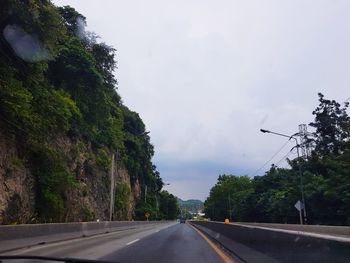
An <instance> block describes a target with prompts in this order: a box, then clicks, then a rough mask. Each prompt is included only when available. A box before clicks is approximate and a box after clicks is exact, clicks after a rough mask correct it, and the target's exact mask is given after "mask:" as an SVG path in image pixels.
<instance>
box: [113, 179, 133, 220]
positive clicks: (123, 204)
mask: <svg viewBox="0 0 350 263" xmlns="http://www.w3.org/2000/svg"><path fill="white" fill-rule="evenodd" d="M114 198H115V202H114V205H115V211H117V212H116V219H119V220H122V219H125V217H126V213H127V210H128V207H129V201H130V187H129V185H128V184H126V183H117V184H116V187H115V197H114Z"/></svg>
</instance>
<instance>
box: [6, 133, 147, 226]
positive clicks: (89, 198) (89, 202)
mask: <svg viewBox="0 0 350 263" xmlns="http://www.w3.org/2000/svg"><path fill="white" fill-rule="evenodd" d="M52 144H53V146H54V147H58V148H60V150H62V151H63V152H64V154H65V155H66V156H67V157H68V160H69V164H68V165H69V170H70V171H71V172H72V174H73V175H75V178H76V182H77V183H76V184H75V186H74V187H71V188H70V189H66V190H65V193H64V215H63V216H62V218H61V219H60V221H62V222H79V221H92V220H97V219H99V220H109V210H110V208H109V207H110V196H111V195H110V184H111V180H110V176H111V174H110V172H111V171H110V165H107V166H105V167H101V166H99V165H98V164H97V163H98V161H97V158H98V153H96V152H94V151H93V150H92V147H91V145H89V144H88V143H83V142H81V141H72V140H70V139H69V138H68V137H59V138H55V139H54V140H53V142H52ZM105 153H106V156H111V155H112V154H111V153H109V152H108V150H106V151H105ZM106 160H107V161H106V163H107V164H108V159H106ZM29 167H30V164H29V163H27V161H26V160H25V157H23V156H20V155H19V152H18V150H17V149H16V145H15V143H13V142H11V140H8V139H7V138H6V137H4V136H2V134H0V224H20V223H32V222H33V223H35V222H38V221H37V218H36V210H35V208H36V202H35V195H36V185H35V178H34V176H33V174H32V173H31V169H30V168H29ZM115 167H116V169H114V178H115V183H116V187H115V189H116V191H115V209H114V211H115V212H114V219H115V220H131V219H132V218H133V216H134V210H135V205H136V202H137V200H138V199H139V197H140V191H141V188H140V185H139V183H138V182H137V181H136V182H135V183H133V184H132V183H131V181H130V175H129V173H128V171H127V170H126V169H125V167H124V166H123V164H122V163H121V161H118V162H116V163H115Z"/></svg>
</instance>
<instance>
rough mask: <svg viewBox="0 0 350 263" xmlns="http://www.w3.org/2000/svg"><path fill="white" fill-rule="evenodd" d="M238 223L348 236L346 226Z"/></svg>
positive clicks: (349, 228) (349, 231) (348, 230)
mask: <svg viewBox="0 0 350 263" xmlns="http://www.w3.org/2000/svg"><path fill="white" fill-rule="evenodd" d="M236 224H240V225H248V226H257V227H267V228H277V229H284V230H292V231H302V232H308V233H317V234H325V235H332V236H343V237H349V238H350V227H348V226H325V225H296V224H270V223H236Z"/></svg>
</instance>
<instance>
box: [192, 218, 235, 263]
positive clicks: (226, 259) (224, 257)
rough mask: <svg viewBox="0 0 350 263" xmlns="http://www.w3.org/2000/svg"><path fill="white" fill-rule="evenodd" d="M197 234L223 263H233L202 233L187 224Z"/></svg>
mask: <svg viewBox="0 0 350 263" xmlns="http://www.w3.org/2000/svg"><path fill="white" fill-rule="evenodd" d="M189 225H190V226H191V227H192V228H193V229H194V230H196V231H197V233H198V234H199V235H200V236H201V237H202V238H203V239H204V240H205V241H207V242H208V244H209V245H210V246H211V247H212V248H213V249H214V250H215V252H216V253H218V255H219V256H220V257H221V258H222V260H223V261H224V262H225V263H235V262H234V261H233V260H232V259H231V258H229V257H228V256H227V255H226V254H225V253H224V252H223V251H222V250H221V249H220V248H219V247H218V246H217V245H215V244H214V243H213V241H211V240H210V239H209V238H207V237H206V236H205V235H204V234H203V233H202V232H200V231H199V230H198V229H197V228H196V227H194V226H192V225H191V224H189Z"/></svg>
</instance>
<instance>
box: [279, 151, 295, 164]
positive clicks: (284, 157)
mask: <svg viewBox="0 0 350 263" xmlns="http://www.w3.org/2000/svg"><path fill="white" fill-rule="evenodd" d="M292 151H293V148H292V149H291V150H290V151H289V152H288V153H287V154H286V155H285V156H283V157H282V158H281V159H280V160H279V161H278V162H277V163H276V164H275V165H276V166H278V165H279V164H280V163H281V162H282V161H284V160H285V159H287V157H288V156H289V155H290V154H291V153H292Z"/></svg>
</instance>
